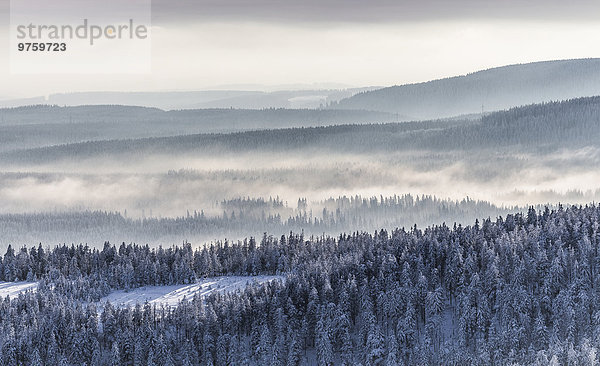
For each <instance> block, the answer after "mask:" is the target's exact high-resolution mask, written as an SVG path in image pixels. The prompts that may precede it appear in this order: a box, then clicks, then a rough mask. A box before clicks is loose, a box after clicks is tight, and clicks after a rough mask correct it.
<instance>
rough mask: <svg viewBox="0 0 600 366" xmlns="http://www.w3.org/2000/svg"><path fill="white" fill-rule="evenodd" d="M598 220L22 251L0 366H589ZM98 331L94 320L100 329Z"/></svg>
mask: <svg viewBox="0 0 600 366" xmlns="http://www.w3.org/2000/svg"><path fill="white" fill-rule="evenodd" d="M599 217H600V208H599V207H598V206H595V205H590V206H585V207H569V208H563V207H560V208H558V209H557V210H555V211H550V210H548V209H545V210H542V211H535V210H533V209H530V210H529V211H528V212H527V213H526V214H510V215H507V216H506V217H504V218H502V217H500V218H498V219H491V220H490V219H485V220H482V221H479V222H476V223H475V224H474V225H472V226H465V227H463V226H455V227H448V226H445V225H442V226H432V227H429V228H427V229H418V228H416V227H414V228H411V229H410V230H399V229H397V230H392V231H384V230H381V231H376V232H375V233H374V234H369V233H364V232H363V233H355V234H350V235H349V234H342V235H339V236H338V237H319V238H314V239H307V238H306V237H303V236H302V235H297V234H290V235H289V236H281V237H280V238H273V237H268V236H265V237H264V238H263V239H262V240H261V241H260V243H257V242H256V241H255V240H254V239H249V240H245V241H243V242H220V243H217V244H215V245H212V246H210V247H208V248H204V249H201V250H196V251H194V250H192V249H191V247H190V246H189V245H184V246H183V247H172V248H160V249H150V248H148V247H144V246H131V245H124V244H123V245H120V246H119V247H114V246H111V245H109V244H106V245H105V246H104V248H103V249H102V250H98V249H91V248H89V247H87V246H61V247H58V248H56V249H53V250H47V249H43V248H42V247H33V248H32V249H27V248H23V249H21V250H18V251H15V250H14V249H12V248H9V250H8V251H7V252H6V254H5V255H4V258H2V261H1V264H0V268H1V269H2V270H1V271H0V278H1V279H5V280H6V279H8V280H14V279H25V278H29V279H34V278H38V279H42V281H41V283H40V285H39V289H38V291H37V293H36V294H31V293H30V294H26V295H21V296H19V297H18V298H13V299H11V300H8V299H6V300H5V301H4V302H3V303H2V306H1V307H0V323H1V326H0V332H1V337H0V339H1V341H2V348H1V349H2V356H1V357H2V363H3V364H6V365H16V364H32V365H40V364H61V365H62V364H65V365H66V364H73V363H74V364H83V363H86V364H90V365H116V364H124V365H130V364H131V365H139V364H144V365H148V364H149V365H175V364H177V365H231V364H233V365H300V364H307V363H308V364H320V365H332V364H341V365H358V364H361V365H380V364H385V365H434V364H435V365H457V364H460V365H567V364H568V365H593V364H595V363H596V362H597V356H596V355H597V350H598V348H599V347H600V344H599V343H598V332H600V325H599V324H600V323H599V320H598V319H599V317H600V307H599V304H600V301H599V296H600V294H599V293H598V289H599V288H600V283H598V276H597V273H598V270H599V268H598V263H600V256H599V254H598V250H597V247H598V241H599V240H600V234H599V232H598V228H599V226H600V221H599ZM274 273H285V274H286V279H285V282H272V283H270V284H267V285H265V286H262V287H252V286H251V287H249V288H247V289H246V290H245V291H242V292H237V293H233V294H232V293H230V294H216V295H213V296H211V297H209V298H207V299H206V300H203V299H201V298H199V297H198V298H192V299H185V300H184V301H182V302H181V303H180V304H179V306H178V307H177V308H176V309H170V308H166V307H157V306H150V305H144V304H139V305H138V306H136V307H134V308H124V309H118V308H115V307H114V306H112V305H110V304H107V305H106V306H104V309H103V311H102V313H101V314H100V316H99V317H98V314H97V310H96V307H95V305H93V304H88V305H82V303H81V302H80V301H81V300H89V299H94V298H98V297H99V296H101V295H102V294H104V293H107V292H109V291H111V289H118V288H129V287H132V286H134V287H135V286H142V285H147V284H173V283H188V282H189V281H191V280H193V279H194V278H196V277H201V276H214V275H219V274H236V275H244V274H274ZM98 321H99V323H98Z"/></svg>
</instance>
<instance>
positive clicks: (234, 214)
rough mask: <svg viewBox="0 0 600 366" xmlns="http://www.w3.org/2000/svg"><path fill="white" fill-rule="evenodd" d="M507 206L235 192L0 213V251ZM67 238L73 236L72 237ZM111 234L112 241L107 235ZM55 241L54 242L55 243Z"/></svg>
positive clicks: (482, 212)
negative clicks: (164, 206)
mask: <svg viewBox="0 0 600 366" xmlns="http://www.w3.org/2000/svg"><path fill="white" fill-rule="evenodd" d="M511 209H512V208H505V207H498V206H495V205H493V204H491V203H488V202H485V201H475V200H471V199H469V198H466V199H464V200H460V201H452V200H443V199H439V198H436V197H434V196H413V195H409V194H407V195H402V196H398V195H395V196H389V197H384V196H380V197H362V196H358V195H356V196H351V197H347V196H341V197H337V198H329V199H327V200H325V201H321V202H308V201H307V199H306V198H302V199H299V200H298V202H297V204H296V207H290V205H288V203H287V202H283V201H282V200H281V199H280V198H278V197H275V198H272V197H271V198H269V199H263V198H250V197H246V198H236V199H229V200H223V201H220V202H217V203H215V205H214V206H213V207H209V208H207V211H210V213H205V212H204V211H203V210H195V211H191V212H187V213H186V215H184V216H180V217H174V218H169V217H167V218H157V217H144V218H129V217H127V216H126V214H125V213H123V214H121V213H119V212H104V211H83V212H63V213H55V212H44V213H33V214H5V215H0V231H1V232H2V233H3V234H4V235H3V237H2V238H0V247H1V248H2V250H4V249H5V248H6V245H7V244H13V245H15V244H17V245H22V244H27V243H30V242H31V241H32V240H33V241H35V240H38V241H39V240H42V239H43V240H44V243H45V244H49V243H51V244H57V243H64V242H65V241H66V243H67V244H71V243H75V244H79V243H88V244H90V245H101V244H102V243H103V242H104V241H107V240H108V241H110V240H111V239H112V238H128V239H129V241H133V242H137V243H138V244H146V243H149V244H156V243H163V244H167V243H169V244H172V243H181V242H182V241H184V240H187V241H190V242H192V243H196V242H197V241H198V242H201V241H209V240H213V239H215V238H217V237H227V238H242V237H244V236H246V235H250V234H253V235H260V234H262V233H263V232H269V233H277V234H283V233H288V232H290V231H294V232H302V231H304V232H305V233H306V234H307V235H310V234H323V233H328V234H335V233H339V232H349V231H356V230H359V231H361V230H364V231H371V230H375V229H378V228H388V229H391V228H395V227H402V226H411V225H413V224H415V223H416V224H418V225H419V226H425V225H426V224H430V223H432V222H458V223H465V224H466V223H470V222H472V221H473V220H475V218H477V217H487V216H497V215H504V214H506V213H508V212H510V210H511ZM69 240H70V241H69ZM112 240H114V239H112ZM53 241H54V242H53Z"/></svg>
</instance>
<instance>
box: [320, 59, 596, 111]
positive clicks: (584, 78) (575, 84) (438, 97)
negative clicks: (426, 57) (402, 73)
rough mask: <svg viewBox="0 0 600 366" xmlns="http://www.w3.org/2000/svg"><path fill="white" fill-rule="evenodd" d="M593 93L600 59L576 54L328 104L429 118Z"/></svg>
mask: <svg viewBox="0 0 600 366" xmlns="http://www.w3.org/2000/svg"><path fill="white" fill-rule="evenodd" d="M594 95H600V59H579V60H564V61H546V62H535V63H529V64H521V65H512V66H503V67H498V68H493V69H489V70H484V71H479V72H475V73H472V74H468V75H464V76H457V77H452V78H446V79H440V80H434V81H429V82H425V83H419V84H409V85H401V86H393V87H388V88H384V89H378V90H373V91H366V92H363V93H359V94H357V95H355V96H353V97H350V98H347V99H343V100H341V101H340V102H339V103H333V104H332V105H331V107H332V108H336V109H362V110H374V111H385V112H390V113H399V114H401V115H405V116H409V118H413V119H431V118H440V117H450V116H457V115H460V114H471V113H481V111H482V108H483V109H484V110H485V111H497V110H502V109H507V108H512V107H517V106H521V105H525V104H531V103H540V102H550V101H558V100H565V99H571V98H576V97H586V96H594Z"/></svg>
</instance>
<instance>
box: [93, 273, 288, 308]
mask: <svg viewBox="0 0 600 366" xmlns="http://www.w3.org/2000/svg"><path fill="white" fill-rule="evenodd" d="M274 280H280V281H284V280H285V277H284V276H224V277H213V278H206V279H203V280H200V281H198V282H196V283H194V284H191V285H173V286H145V287H140V288H136V289H132V290H129V291H125V290H118V291H114V292H111V293H110V294H109V295H108V296H106V297H103V298H102V299H101V300H100V307H102V305H103V304H105V303H106V302H107V301H110V303H111V304H113V305H115V306H121V307H126V306H132V307H133V306H135V304H136V303H139V304H144V303H145V302H146V301H147V302H148V303H150V304H164V305H167V306H170V307H174V306H177V304H178V303H179V302H180V301H181V300H182V299H183V298H184V297H185V298H186V299H190V300H191V299H192V297H194V295H195V294H196V293H198V294H200V296H207V295H210V294H212V293H214V292H232V291H236V290H241V289H244V288H245V287H246V286H248V285H249V284H252V283H258V284H262V283H266V282H271V281H274ZM99 310H100V309H99Z"/></svg>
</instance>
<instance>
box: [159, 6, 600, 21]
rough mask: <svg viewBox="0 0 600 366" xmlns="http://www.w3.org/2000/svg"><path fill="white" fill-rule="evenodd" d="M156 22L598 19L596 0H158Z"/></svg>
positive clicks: (598, 8) (599, 8) (599, 7)
mask: <svg viewBox="0 0 600 366" xmlns="http://www.w3.org/2000/svg"><path fill="white" fill-rule="evenodd" d="M152 4H153V5H152V6H153V19H154V21H155V22H156V23H157V24H160V23H171V22H182V21H183V22H186V21H190V22H191V21H210V20H234V21H235V20H241V21H273V22H290V21H292V22H410V21H429V20H432V21H434V20H443V19H481V18H483V19H489V18H500V19H532V20H542V21H543V20H587V21H591V20H595V19H597V17H598V14H599V13H600V2H598V1H597V0H571V1H568V2H567V1H564V0H505V1H499V0H453V1H448V0H396V1H393V0H370V1H366V0H360V1H359V0H301V1H300V0H295V1H292V0H254V1H244V0H200V1H193V0H154V1H153V3H152Z"/></svg>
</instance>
